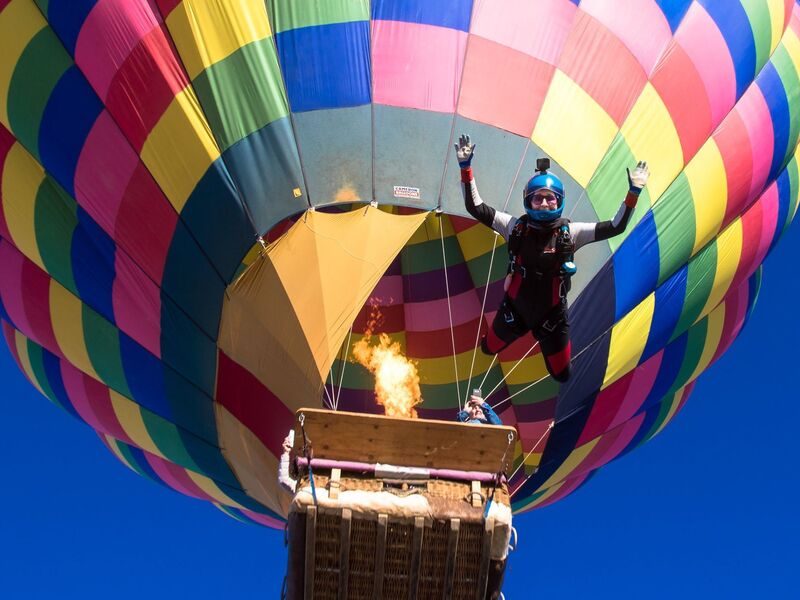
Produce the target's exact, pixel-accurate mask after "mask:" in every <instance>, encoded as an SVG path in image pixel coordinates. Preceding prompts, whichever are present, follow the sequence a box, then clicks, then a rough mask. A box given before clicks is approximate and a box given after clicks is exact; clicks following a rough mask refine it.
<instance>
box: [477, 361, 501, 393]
mask: <svg viewBox="0 0 800 600" xmlns="http://www.w3.org/2000/svg"><path fill="white" fill-rule="evenodd" d="M496 360H497V354H495V355H494V356H492V362H490V363H489V368H488V369H486V373H484V374H483V379H481V384H480V385H479V386H478V387H479V388H480V389H483V384H484V383H486V378H487V377H489V372H490V371H491V370H492V367H493V366H494V361H496Z"/></svg>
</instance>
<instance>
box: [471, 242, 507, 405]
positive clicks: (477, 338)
mask: <svg viewBox="0 0 800 600" xmlns="http://www.w3.org/2000/svg"><path fill="white" fill-rule="evenodd" d="M498 237H499V235H498V234H497V233H495V235H494V244H493V245H492V256H491V257H490V258H489V272H488V273H487V274H486V287H484V289H483V301H482V302H481V312H479V313H478V330H477V331H476V332H475V347H474V348H473V349H472V362H471V363H470V365H469V379H467V390H466V392H465V396H468V395H469V386H470V385H471V384H472V374H473V371H474V369H475V357H476V356H477V355H478V342H479V341H480V338H481V321H482V320H483V311H484V310H486V298H487V296H488V295H489V279H490V278H491V277H492V265H493V264H494V253H495V250H497V238H498ZM495 356H497V355H495ZM492 362H494V361H492ZM486 372H487V373H488V372H489V371H488V369H487V371H486ZM483 380H484V381H486V377H485V376H484V378H483ZM482 385H483V382H481V386H482ZM466 400H467V398H466V397H465V398H464V401H465V402H466Z"/></svg>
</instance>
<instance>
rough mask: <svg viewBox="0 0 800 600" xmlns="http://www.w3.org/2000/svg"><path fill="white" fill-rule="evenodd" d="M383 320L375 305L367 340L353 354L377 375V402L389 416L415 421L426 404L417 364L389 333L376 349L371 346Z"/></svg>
mask: <svg viewBox="0 0 800 600" xmlns="http://www.w3.org/2000/svg"><path fill="white" fill-rule="evenodd" d="M379 318H380V313H379V312H378V310H377V307H375V306H374V305H373V310H372V314H371V315H370V318H369V321H368V322H367V330H366V332H365V333H364V337H363V338H362V339H360V340H359V341H357V342H356V343H355V344H353V355H354V356H355V358H356V360H357V361H358V362H359V363H360V364H361V365H363V366H364V367H366V368H367V369H369V371H370V372H371V373H372V374H373V375H375V399H376V400H377V402H378V404H380V405H381V406H383V408H384V412H385V413H386V415H387V416H390V417H406V418H410V419H415V418H417V411H416V410H415V409H414V406H416V405H417V404H419V403H421V402H422V397H421V396H422V394H421V393H420V390H419V374H418V373H417V365H416V364H415V363H414V362H413V361H412V360H409V359H408V358H407V357H405V356H404V355H403V352H402V350H401V349H400V343H399V342H393V341H392V340H391V338H390V337H389V336H388V335H386V334H385V333H381V334H380V335H379V336H378V344H377V345H376V346H373V345H370V341H371V339H372V331H373V329H374V328H375V325H376V324H377V322H378V320H379Z"/></svg>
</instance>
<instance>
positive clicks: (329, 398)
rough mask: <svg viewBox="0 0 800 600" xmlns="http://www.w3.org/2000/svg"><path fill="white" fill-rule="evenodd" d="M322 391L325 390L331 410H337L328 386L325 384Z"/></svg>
mask: <svg viewBox="0 0 800 600" xmlns="http://www.w3.org/2000/svg"><path fill="white" fill-rule="evenodd" d="M322 389H323V390H325V397H326V398H327V399H328V408H330V409H331V410H336V408H335V407H334V406H333V399H332V398H331V395H330V393H329V392H328V385H327V384H323V386H322Z"/></svg>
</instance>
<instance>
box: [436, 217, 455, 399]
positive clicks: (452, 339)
mask: <svg viewBox="0 0 800 600" xmlns="http://www.w3.org/2000/svg"><path fill="white" fill-rule="evenodd" d="M438 217H439V234H440V235H439V237H440V238H441V240H442V265H443V266H444V269H443V270H444V286H445V291H446V292H447V314H448V316H449V317H450V342H451V343H452V345H453V371H454V372H455V376H456V393H457V394H458V395H457V396H456V398H457V403H458V408H461V384H460V383H459V381H458V361H457V360H456V336H455V332H454V331H453V309H452V307H451V306H450V280H449V278H448V276H447V254H446V252H445V249H444V220H443V218H444V215H443V213H438Z"/></svg>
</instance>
